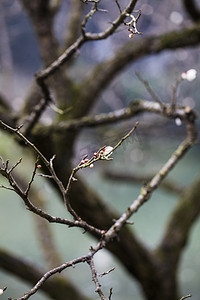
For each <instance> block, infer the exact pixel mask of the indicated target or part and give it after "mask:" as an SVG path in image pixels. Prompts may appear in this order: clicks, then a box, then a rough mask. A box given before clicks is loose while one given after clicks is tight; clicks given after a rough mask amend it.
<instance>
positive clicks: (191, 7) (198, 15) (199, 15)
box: [183, 0, 200, 22]
mask: <svg viewBox="0 0 200 300" xmlns="http://www.w3.org/2000/svg"><path fill="white" fill-rule="evenodd" d="M183 5H184V7H185V10H186V12H187V13H188V15H189V16H190V17H191V18H192V20H193V21H194V22H198V21H199V20H200V9H199V8H198V7H197V5H196V3H195V1H194V0H183Z"/></svg>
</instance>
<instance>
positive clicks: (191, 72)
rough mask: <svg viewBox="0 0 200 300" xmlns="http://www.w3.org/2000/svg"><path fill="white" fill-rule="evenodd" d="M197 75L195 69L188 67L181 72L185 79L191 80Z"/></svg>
mask: <svg viewBox="0 0 200 300" xmlns="http://www.w3.org/2000/svg"><path fill="white" fill-rule="evenodd" d="M196 77H197V70H195V69H190V70H188V71H186V72H183V73H182V74H181V78H182V79H186V80H187V81H193V80H194V79H195V78H196Z"/></svg>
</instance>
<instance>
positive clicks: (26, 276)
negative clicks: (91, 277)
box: [0, 249, 89, 300]
mask: <svg viewBox="0 0 200 300" xmlns="http://www.w3.org/2000/svg"><path fill="white" fill-rule="evenodd" d="M0 267H1V268H2V269H4V270H5V271H6V272H9V273H11V274H12V275H16V276H17V277H19V278H21V279H23V280H25V281H26V282H28V283H29V284H31V285H32V284H35V282H37V281H38V280H39V279H40V278H41V277H42V276H43V274H44V270H42V269H41V268H38V267H36V266H35V263H34V265H33V264H31V263H30V262H28V261H26V260H25V259H22V258H19V257H17V256H14V255H12V254H11V253H8V252H7V251H5V250H3V249H0ZM41 289H42V290H43V291H44V292H45V293H46V294H47V295H49V296H50V297H51V298H52V299H55V300H66V299H77V300H89V298H87V297H85V296H83V295H82V294H81V293H80V292H79V291H78V290H77V289H76V288H75V287H74V286H73V284H72V283H70V281H68V280H67V279H66V278H64V277H63V276H54V278H51V279H49V280H48V281H46V283H45V285H43V286H42V287H41Z"/></svg>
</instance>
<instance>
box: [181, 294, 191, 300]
mask: <svg viewBox="0 0 200 300" xmlns="http://www.w3.org/2000/svg"><path fill="white" fill-rule="evenodd" d="M190 297H192V294H189V295H187V296H184V297H182V298H181V299H180V300H184V299H186V298H190Z"/></svg>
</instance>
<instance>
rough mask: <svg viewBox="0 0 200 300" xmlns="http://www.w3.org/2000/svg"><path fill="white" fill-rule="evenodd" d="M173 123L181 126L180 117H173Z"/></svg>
mask: <svg viewBox="0 0 200 300" xmlns="http://www.w3.org/2000/svg"><path fill="white" fill-rule="evenodd" d="M175 123H176V125H177V126H181V125H182V121H181V119H180V118H176V119H175Z"/></svg>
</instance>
